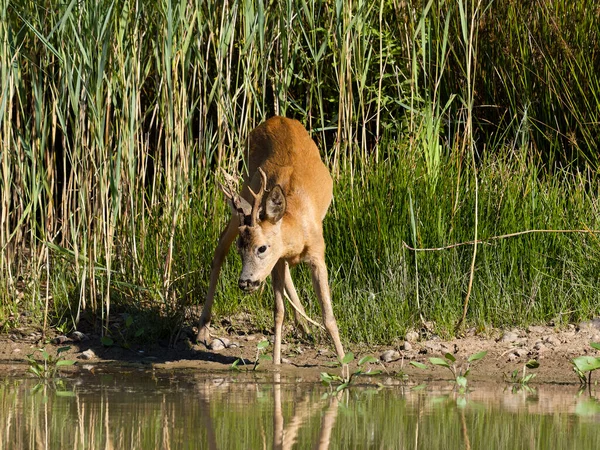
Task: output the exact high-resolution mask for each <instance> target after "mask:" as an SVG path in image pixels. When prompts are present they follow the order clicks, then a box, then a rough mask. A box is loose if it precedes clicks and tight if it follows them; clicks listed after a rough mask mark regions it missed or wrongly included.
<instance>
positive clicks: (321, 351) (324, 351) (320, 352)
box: [317, 348, 329, 356]
mask: <svg viewBox="0 0 600 450" xmlns="http://www.w3.org/2000/svg"><path fill="white" fill-rule="evenodd" d="M328 354H329V350H327V349H326V348H320V349H319V350H318V351H317V355H319V356H327V355H328Z"/></svg>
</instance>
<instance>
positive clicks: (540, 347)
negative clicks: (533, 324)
mask: <svg viewBox="0 0 600 450" xmlns="http://www.w3.org/2000/svg"><path fill="white" fill-rule="evenodd" d="M533 349H534V350H536V351H538V352H543V351H545V350H546V346H545V345H544V343H543V342H537V343H536V344H535V345H534V346H533Z"/></svg>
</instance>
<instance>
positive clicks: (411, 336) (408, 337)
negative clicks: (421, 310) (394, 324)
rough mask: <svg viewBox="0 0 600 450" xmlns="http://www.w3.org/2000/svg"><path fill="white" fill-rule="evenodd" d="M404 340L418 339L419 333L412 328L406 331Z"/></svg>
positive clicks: (415, 340) (412, 340)
mask: <svg viewBox="0 0 600 450" xmlns="http://www.w3.org/2000/svg"><path fill="white" fill-rule="evenodd" d="M406 340H407V341H408V342H417V341H418V340H419V333H417V332H416V331H414V330H411V331H409V332H407V333H406Z"/></svg>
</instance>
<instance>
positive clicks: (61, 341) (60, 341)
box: [52, 335, 69, 345]
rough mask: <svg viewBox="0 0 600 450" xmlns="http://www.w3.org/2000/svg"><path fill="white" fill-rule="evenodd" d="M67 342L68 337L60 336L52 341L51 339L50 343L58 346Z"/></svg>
mask: <svg viewBox="0 0 600 450" xmlns="http://www.w3.org/2000/svg"><path fill="white" fill-rule="evenodd" d="M68 340H69V338H68V337H66V336H64V335H60V336H56V337H55V338H54V339H52V343H53V344H58V345H60V344H64V343H65V342H67V341H68Z"/></svg>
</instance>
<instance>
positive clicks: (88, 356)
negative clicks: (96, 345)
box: [79, 348, 96, 360]
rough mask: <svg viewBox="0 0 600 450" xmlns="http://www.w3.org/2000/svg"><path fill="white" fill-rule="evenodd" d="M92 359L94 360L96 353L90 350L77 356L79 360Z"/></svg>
mask: <svg viewBox="0 0 600 450" xmlns="http://www.w3.org/2000/svg"><path fill="white" fill-rule="evenodd" d="M94 358H96V353H94V350H92V349H91V348H90V349H88V350H86V351H84V352H81V353H80V354H79V359H86V360H89V359H94Z"/></svg>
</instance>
